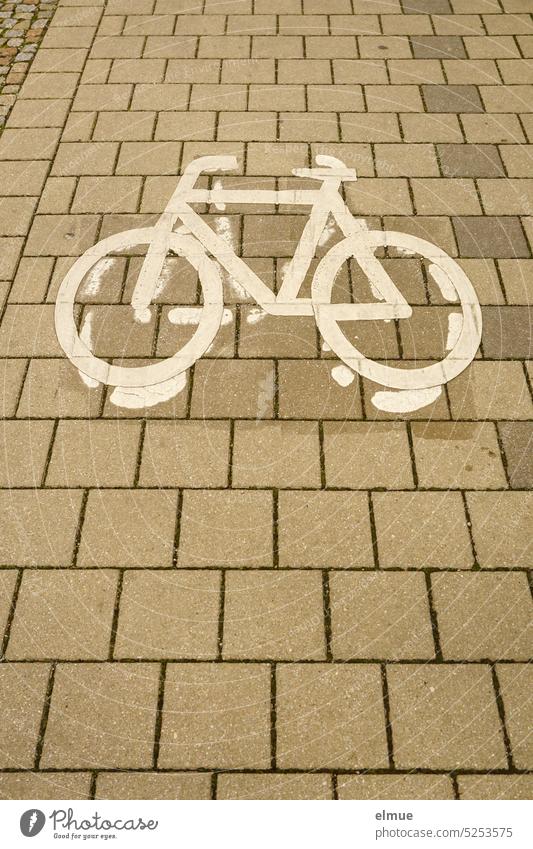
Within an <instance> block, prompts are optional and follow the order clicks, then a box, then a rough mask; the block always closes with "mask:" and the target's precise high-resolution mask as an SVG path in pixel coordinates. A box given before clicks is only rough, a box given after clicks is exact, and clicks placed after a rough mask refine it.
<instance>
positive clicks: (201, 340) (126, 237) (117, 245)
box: [55, 227, 224, 389]
mask: <svg viewBox="0 0 533 849" xmlns="http://www.w3.org/2000/svg"><path fill="white" fill-rule="evenodd" d="M154 229H155V228H153V227H144V228H139V229H136V230H127V231H125V232H124V233H116V234H115V235H113V236H109V237H108V238H106V239H102V241H100V242H98V243H97V244H96V245H94V247H92V248H89V249H88V250H87V251H85V253H84V254H82V256H81V257H80V258H79V259H78V260H76V262H75V263H74V265H73V266H72V268H71V269H70V271H69V272H68V274H67V275H66V277H65V278H64V280H63V282H62V284H61V286H60V288H59V292H58V295H57V300H56V307H55V327H56V334H57V338H58V340H59V344H60V345H61V347H62V349H63V351H64V352H65V354H66V355H67V357H68V358H69V360H70V361H71V362H72V363H73V365H74V366H75V367H76V368H77V369H78V370H79V371H80V372H81V373H82V374H83V375H85V376H86V377H88V378H91V379H92V380H96V381H98V382H99V383H106V384H108V385H110V386H120V387H124V388H132V389H135V388H142V387H146V386H156V385H157V384H160V383H164V382H165V381H167V380H170V379H172V378H174V377H177V376H178V375H179V374H181V373H182V372H184V371H186V370H187V369H188V368H190V367H191V366H192V365H193V363H195V362H196V360H198V359H199V358H200V357H201V356H202V354H204V353H205V351H206V350H207V349H208V347H209V345H210V344H211V343H212V341H213V339H214V338H215V336H216V333H217V331H218V329H219V327H220V324H221V321H222V314H223V309H224V300H223V292H222V279H221V277H220V273H219V271H218V268H217V266H216V264H215V262H214V261H213V260H212V259H210V258H209V257H208V256H207V254H206V253H205V251H204V249H203V247H202V245H201V244H200V243H199V242H197V241H196V239H194V238H192V237H191V236H182V235H180V234H178V233H171V235H170V239H169V250H170V251H171V252H172V253H173V254H176V255H177V256H182V257H184V258H185V259H186V260H188V262H190V263H191V265H192V266H193V267H194V268H195V269H196V271H197V272H198V277H199V279H200V284H201V288H202V296H203V298H202V300H203V303H202V306H201V308H200V309H199V320H198V327H197V328H196V331H195V333H194V335H193V336H192V338H191V339H190V340H189V341H188V342H187V343H186V344H185V345H184V346H183V348H181V349H180V350H179V351H177V352H176V353H175V354H174V355H173V356H172V357H168V358H167V359H165V360H162V361H161V362H157V363H153V364H151V365H145V366H132V367H128V366H117V365H112V364H111V363H108V362H107V361H106V360H104V359H100V358H99V357H96V356H95V355H94V353H93V352H92V351H91V350H90V348H89V347H88V345H87V344H86V343H85V341H84V340H83V339H82V338H81V337H80V334H79V332H78V328H77V326H76V321H75V316H74V304H75V302H76V295H77V292H78V289H79V287H80V285H81V284H82V282H83V280H84V278H85V276H86V274H88V272H89V271H90V270H91V269H92V268H93V266H94V265H96V263H97V262H98V261H99V260H100V259H102V258H103V257H105V256H108V255H109V254H116V253H118V252H120V251H125V250H128V249H130V248H133V247H137V246H139V245H149V244H150V243H151V241H152V239H153V237H154ZM132 319H133V310H132Z"/></svg>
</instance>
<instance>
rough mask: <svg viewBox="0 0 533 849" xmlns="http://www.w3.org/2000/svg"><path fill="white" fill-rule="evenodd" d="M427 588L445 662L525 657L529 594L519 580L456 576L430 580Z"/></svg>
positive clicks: (531, 633) (532, 638) (530, 645)
mask: <svg viewBox="0 0 533 849" xmlns="http://www.w3.org/2000/svg"><path fill="white" fill-rule="evenodd" d="M431 582H432V586H433V599H434V603H435V609H436V612H437V621H438V629H439V636H440V641H441V645H442V653H443V655H444V657H445V658H446V659H447V660H470V659H472V660H475V659H477V660H481V659H486V658H489V659H491V660H499V659H500V658H505V659H509V660H527V659H528V658H529V657H530V656H531V651H532V649H533V629H532V627H531V594H530V592H529V586H528V582H527V577H526V575H525V574H523V573H519V572H512V573H509V574H502V573H501V572H498V573H495V574H492V575H491V574H486V573H479V572H476V573H465V572H457V573H455V574H454V573H448V574H441V575H433V576H432V579H431Z"/></svg>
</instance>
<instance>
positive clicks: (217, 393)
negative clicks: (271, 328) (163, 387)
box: [191, 360, 275, 419]
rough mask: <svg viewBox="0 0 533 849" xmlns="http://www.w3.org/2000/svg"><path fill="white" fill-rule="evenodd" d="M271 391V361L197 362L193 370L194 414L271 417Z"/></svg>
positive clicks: (210, 416)
mask: <svg viewBox="0 0 533 849" xmlns="http://www.w3.org/2000/svg"><path fill="white" fill-rule="evenodd" d="M274 394H275V385H274V364H273V363H272V362H271V361H268V360H265V361H261V360H253V361H246V360H244V361H239V360H229V361H217V360H214V361H211V362H209V361H207V360H204V361H203V362H199V363H198V364H197V366H196V368H195V372H194V384H193V394H192V402H191V415H192V416H194V417H195V418H222V417H226V416H228V417H231V418H257V419H263V418H271V416H272V414H273V401H274Z"/></svg>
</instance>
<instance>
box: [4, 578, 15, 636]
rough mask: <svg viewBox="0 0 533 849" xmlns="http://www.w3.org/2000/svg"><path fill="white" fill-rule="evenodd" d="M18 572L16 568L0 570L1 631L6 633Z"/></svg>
mask: <svg viewBox="0 0 533 849" xmlns="http://www.w3.org/2000/svg"><path fill="white" fill-rule="evenodd" d="M17 578H18V572H17V570H16V569H2V571H1V572H0V632H1V633H2V634H4V633H5V628H6V625H7V622H8V619H9V615H10V612H11V606H12V604H13V601H14V599H13V594H14V592H15V586H16V583H17Z"/></svg>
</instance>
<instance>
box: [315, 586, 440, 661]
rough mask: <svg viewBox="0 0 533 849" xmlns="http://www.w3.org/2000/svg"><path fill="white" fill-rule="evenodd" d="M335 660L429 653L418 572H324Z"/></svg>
mask: <svg viewBox="0 0 533 849" xmlns="http://www.w3.org/2000/svg"><path fill="white" fill-rule="evenodd" d="M329 587H330V600H331V649H332V653H333V657H334V659H335V660H359V659H373V658H380V659H381V658H382V659H384V660H405V659H408V658H421V657H424V658H428V659H431V658H433V657H434V655H435V646H434V643H433V636H432V631H431V621H430V613H429V604H428V598H427V593H426V585H425V581H424V576H423V575H417V574H415V573H405V574H402V573H392V574H383V573H379V572H378V573H376V572H372V573H368V572H344V573H339V572H330V575H329Z"/></svg>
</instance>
